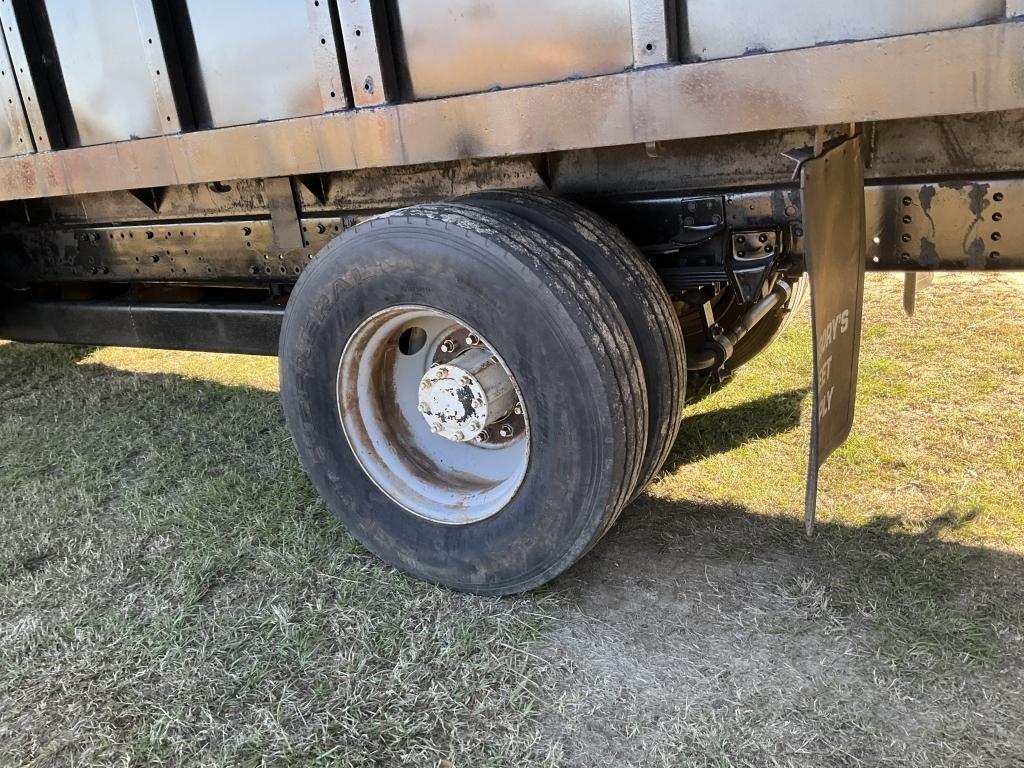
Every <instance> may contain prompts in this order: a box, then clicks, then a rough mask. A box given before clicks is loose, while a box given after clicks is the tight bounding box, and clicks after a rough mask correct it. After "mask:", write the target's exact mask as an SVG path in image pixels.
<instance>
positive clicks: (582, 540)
mask: <svg viewBox="0 0 1024 768" xmlns="http://www.w3.org/2000/svg"><path fill="white" fill-rule="evenodd" d="M280 368H281V399H282V402H283V405H284V411H285V417H286V420H287V423H288V427H289V429H290V431H291V434H292V437H293V439H294V441H295V445H296V447H297V449H298V454H299V457H300V460H301V462H302V464H303V466H304V468H305V469H306V471H307V473H308V474H309V476H310V478H311V479H312V481H313V484H314V485H315V486H316V489H317V490H318V491H319V493H320V495H321V496H322V497H323V498H324V499H325V501H326V502H327V505H328V506H329V508H330V509H331V511H332V512H333V513H334V514H335V515H336V516H337V517H338V518H339V519H340V520H341V522H342V523H343V524H344V525H345V526H346V527H347V529H348V530H349V531H350V532H351V533H352V534H353V535H354V536H355V537H356V538H358V539H359V540H360V541H361V542H362V543H363V544H364V545H365V546H366V547H367V548H368V549H370V550H371V551H373V552H375V553H376V554H377V555H379V556H380V557H381V558H382V559H384V560H385V561H387V562H389V563H391V564H392V565H394V566H395V567H397V568H400V569H401V570H403V571H406V572H408V573H410V574H413V575H415V576H417V577H420V578H423V579H427V580H430V581H433V582H436V583H439V584H444V585H448V586H450V587H453V588H455V589H458V590H463V591H469V592H475V593H479V594H490V595H502V594H509V593H515V592H520V591H523V590H527V589H530V588H532V587H536V586H538V585H540V584H543V583H545V582H547V581H549V580H551V579H552V578H554V577H555V576H557V575H558V574H560V573H561V572H563V571H564V570H565V569H566V568H568V567H569V566H570V565H572V564H573V563H574V562H575V561H576V560H577V559H578V558H579V557H581V556H582V555H583V554H584V553H585V552H586V551H587V550H588V549H589V548H590V547H591V546H593V544H594V543H595V542H596V541H597V540H598V539H599V538H600V536H601V535H602V534H603V532H604V531H606V530H607V528H608V527H609V523H610V521H611V520H613V519H614V518H615V516H616V515H617V514H618V513H619V511H620V510H621V509H622V507H623V506H624V505H625V504H626V503H627V501H628V500H629V499H630V498H631V497H632V495H633V493H634V491H635V488H636V486H637V484H638V482H639V478H640V470H641V464H642V462H643V458H644V451H645V447H646V441H647V434H648V428H647V412H648V406H647V399H646V387H645V385H644V379H643V370H642V367H641V365H640V362H639V355H638V353H637V349H636V345H635V343H634V341H633V338H632V335H631V334H630V332H629V328H628V326H627V324H626V322H625V320H624V319H623V317H622V314H621V312H620V311H619V310H618V308H617V307H616V303H615V301H614V300H613V299H612V297H611V296H610V295H609V294H608V291H607V290H606V289H605V288H604V287H603V286H602V285H601V282H600V281H599V280H598V279H597V277H596V276H595V275H594V274H593V273H592V272H591V271H590V270H589V269H588V268H587V267H586V265H585V264H584V263H583V262H582V261H581V260H580V259H579V258H578V257H577V256H576V255H575V254H574V253H573V252H572V251H571V250H570V249H568V248H566V247H565V246H564V245H563V244H562V243H561V242H559V241H558V239H557V238H554V237H552V236H551V235H549V234H548V233H546V232H545V231H543V230H541V229H539V228H537V227H535V226H533V225H531V224H529V223H528V222H526V221H524V220H522V219H520V218H516V217H512V216H509V215H507V214H503V213H501V212H497V211H489V210H483V209H480V208H476V207H471V206H468V205H460V204H439V205H427V206H418V207H414V208H407V209H403V210H399V211H394V212H392V213H388V214H385V215H383V216H379V217H376V218H373V219H369V220H367V221H365V222H363V223H361V224H359V225H358V226H356V227H354V228H352V229H351V230H349V231H347V232H346V233H345V234H343V235H342V236H341V237H339V238H337V239H336V240H335V241H333V242H332V243H331V244H330V245H328V246H327V247H326V248H325V249H324V250H323V252H322V253H321V254H320V255H319V256H318V257H317V258H316V259H315V260H314V262H313V263H312V265H311V266H310V267H309V268H308V269H307V270H306V271H305V272H304V274H303V275H302V277H301V278H300V280H299V281H298V283H297V285H296V287H295V290H294V292H293V293H292V296H291V298H290V300H289V303H288V308H287V311H286V315H285V320H284V325H283V328H282V332H281V344H280Z"/></svg>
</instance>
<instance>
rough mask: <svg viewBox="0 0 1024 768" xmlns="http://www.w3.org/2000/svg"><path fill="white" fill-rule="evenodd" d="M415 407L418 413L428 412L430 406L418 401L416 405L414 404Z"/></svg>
mask: <svg viewBox="0 0 1024 768" xmlns="http://www.w3.org/2000/svg"><path fill="white" fill-rule="evenodd" d="M416 408H417V409H418V410H419V412H420V413H430V406H429V405H427V404H426V403H420V404H419V405H418V406H416Z"/></svg>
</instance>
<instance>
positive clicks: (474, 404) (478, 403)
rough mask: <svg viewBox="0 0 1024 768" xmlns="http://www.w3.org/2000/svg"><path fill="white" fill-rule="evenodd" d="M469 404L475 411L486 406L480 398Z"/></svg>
mask: <svg viewBox="0 0 1024 768" xmlns="http://www.w3.org/2000/svg"><path fill="white" fill-rule="evenodd" d="M469 405H470V407H471V408H472V409H473V410H474V411H479V410H480V409H481V408H483V407H484V404H483V403H482V402H481V401H480V400H474V401H473V402H471V403H470V404H469Z"/></svg>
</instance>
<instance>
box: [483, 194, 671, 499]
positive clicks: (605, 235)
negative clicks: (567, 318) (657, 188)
mask: <svg viewBox="0 0 1024 768" xmlns="http://www.w3.org/2000/svg"><path fill="white" fill-rule="evenodd" d="M463 200H464V201H465V202H467V203H470V204H471V205H479V206H483V207H485V208H488V209H491V210H499V211H504V212H505V213H508V214H511V215H514V216H518V217H520V218H522V219H525V220H527V221H529V222H530V223H531V224H534V225H535V226H537V227H540V228H541V229H543V230H544V231H545V232H547V233H548V234H550V235H552V236H553V237H555V238H557V239H558V240H559V241H560V242H562V243H563V244H564V245H565V246H566V247H568V248H569V249H570V250H572V251H573V252H574V253H576V254H577V255H578V256H579V257H580V258H581V259H582V260H583V262H584V263H585V264H586V265H587V267H589V268H590V270H591V271H592V272H593V273H594V274H595V275H596V276H597V278H598V280H600V282H601V284H602V285H603V286H604V288H605V289H606V290H607V291H608V293H609V294H610V295H611V297H612V299H613V300H614V301H615V304H616V306H617V307H618V308H619V311H620V312H621V313H622V316H623V317H624V318H625V321H626V325H627V326H628V327H629V330H630V333H631V334H632V336H633V339H634V340H635V342H636V346H637V351H638V352H639V355H640V363H641V365H642V366H643V370H644V380H645V382H646V385H647V403H648V406H649V408H650V414H649V418H648V434H647V450H646V452H645V454H644V461H643V465H642V467H641V471H640V482H639V483H638V484H637V487H636V489H635V490H634V495H638V494H639V493H640V492H641V491H642V490H643V489H644V488H645V487H646V486H647V485H648V483H650V482H651V481H652V480H653V479H654V477H655V476H656V475H657V473H658V472H659V471H660V470H661V468H662V466H664V464H665V461H666V460H667V459H668V456H669V454H670V453H671V452H672V446H673V445H674V444H675V440H676V436H677V435H678V434H679V422H680V420H681V418H682V415H683V404H684V400H685V397H686V352H685V350H684V348H683V336H682V332H681V330H680V327H679V323H678V321H677V319H676V313H675V308H674V307H673V306H672V300H671V298H670V297H669V295H668V292H667V291H666V290H665V286H664V284H663V283H662V282H661V280H660V279H659V278H658V275H657V273H656V272H655V271H654V269H653V267H651V265H650V262H648V261H647V259H646V258H644V255H643V254H642V253H640V251H639V249H638V248H637V247H636V246H635V245H633V243H632V242H630V241H629V239H628V238H627V237H626V236H625V235H624V234H622V232H621V231H620V230H619V229H618V228H616V227H615V226H613V225H612V224H610V223H609V222H608V221H606V220H605V219H603V218H601V217H600V216H598V215H597V214H596V213H593V212H591V211H589V210H587V209H586V208H583V207H581V206H579V205H576V204H574V203H570V202H568V201H566V200H561V199H559V198H557V197H554V196H553V195H548V194H543V193H539V192H533V191H524V190H496V191H491V192H480V193H477V194H474V195H471V196H468V197H466V198H463Z"/></svg>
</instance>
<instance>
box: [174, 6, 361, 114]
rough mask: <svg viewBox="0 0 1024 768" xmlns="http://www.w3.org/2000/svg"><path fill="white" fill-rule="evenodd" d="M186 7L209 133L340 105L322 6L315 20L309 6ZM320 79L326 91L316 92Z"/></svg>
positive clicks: (335, 60) (326, 17) (339, 84)
mask: <svg viewBox="0 0 1024 768" xmlns="http://www.w3.org/2000/svg"><path fill="white" fill-rule="evenodd" d="M186 5H187V8H188V14H189V19H190V22H191V29H192V34H193V36H194V38H195V54H196V58H197V61H196V69H197V70H198V75H199V78H200V80H201V83H199V86H200V88H199V90H201V91H202V92H203V94H204V96H205V100H206V105H205V106H208V108H209V115H208V116H207V117H208V118H209V119H210V120H211V123H212V125H213V126H214V127H224V126H231V125H244V124H246V123H255V122H259V121H262V120H281V119H284V118H290V117H304V116H307V115H318V114H321V113H323V112H330V111H334V110H339V109H344V108H345V107H346V106H347V104H346V99H345V93H344V88H343V87H342V80H341V68H340V65H339V63H338V57H337V51H336V49H335V42H334V35H333V32H332V31H331V28H330V15H329V9H328V7H327V3H326V0H325V2H323V3H321V4H320V5H318V6H316V9H317V10H316V14H314V13H313V12H312V11H310V10H309V6H311V3H310V2H309V0H216V2H210V0H186ZM320 16H323V17H324V19H323V20H320V19H319V17H320ZM318 21H319V22H320V23H318V24H317V25H316V26H317V27H318V28H314V22H318ZM321 40H322V41H323V42H321ZM321 58H322V59H323V60H322V61H320V60H319V59H321ZM321 78H323V79H324V80H325V81H326V82H327V83H329V85H327V86H324V87H322V86H321ZM332 93H333V94H334V95H333V97H332V96H331V94H332Z"/></svg>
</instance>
